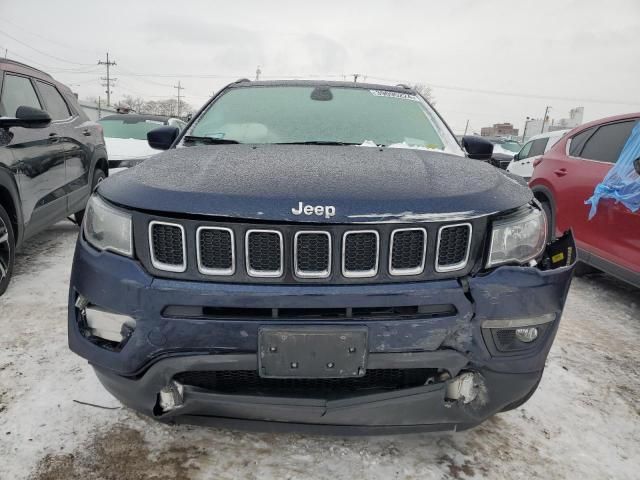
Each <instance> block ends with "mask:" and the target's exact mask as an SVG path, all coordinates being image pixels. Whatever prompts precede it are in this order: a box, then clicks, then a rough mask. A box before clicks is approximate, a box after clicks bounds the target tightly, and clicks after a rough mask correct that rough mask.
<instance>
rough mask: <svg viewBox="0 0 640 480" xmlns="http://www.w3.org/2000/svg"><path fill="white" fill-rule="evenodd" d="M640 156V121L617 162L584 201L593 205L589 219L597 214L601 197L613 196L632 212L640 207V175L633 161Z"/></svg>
mask: <svg viewBox="0 0 640 480" xmlns="http://www.w3.org/2000/svg"><path fill="white" fill-rule="evenodd" d="M639 157H640V122H638V123H636V126H635V127H633V130H632V131H631V135H629V139H628V140H627V143H625V145H624V148H623V149H622V152H620V157H619V158H618V161H617V162H616V164H615V165H614V166H613V168H612V169H611V170H609V173H607V175H606V176H605V177H604V180H602V182H600V183H599V184H598V185H596V189H595V190H594V192H593V196H592V197H591V198H589V199H588V200H587V201H586V202H584V203H586V204H587V205H591V210H590V211H589V220H591V219H592V218H593V217H594V215H595V214H596V211H597V209H598V202H599V201H600V199H601V198H612V199H614V200H615V201H616V202H620V203H622V204H623V205H624V206H625V207H627V208H628V209H629V210H631V211H632V212H635V211H637V210H638V209H640V175H638V172H636V170H635V167H634V166H633V162H634V161H635V160H636V159H637V158H639Z"/></svg>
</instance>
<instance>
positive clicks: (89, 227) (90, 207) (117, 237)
mask: <svg viewBox="0 0 640 480" xmlns="http://www.w3.org/2000/svg"><path fill="white" fill-rule="evenodd" d="M83 229H84V237H85V238H86V239H87V241H88V242H89V243H90V244H91V245H93V246H94V247H96V248H97V249H98V250H110V251H112V252H116V253H119V254H121V255H126V256H128V257H131V256H133V239H132V235H131V216H130V215H127V214H126V213H125V212H123V211H121V210H118V209H116V208H114V207H112V206H111V205H108V204H107V203H106V202H105V201H104V200H102V199H101V198H100V197H99V196H97V195H93V196H91V198H90V199H89V203H87V208H86V210H85V215H84V223H83Z"/></svg>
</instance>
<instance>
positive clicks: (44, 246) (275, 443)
mask: <svg viewBox="0 0 640 480" xmlns="http://www.w3.org/2000/svg"><path fill="white" fill-rule="evenodd" d="M76 235H77V227H75V226H74V225H72V224H71V223H69V222H61V223H58V224H57V225H55V226H54V227H52V228H51V229H49V230H48V231H47V232H45V233H43V234H41V235H39V236H38V237H36V238H35V239H33V240H31V241H30V242H28V244H27V245H25V247H24V248H23V252H22V253H21V254H20V255H19V257H18V259H17V269H16V270H17V271H16V276H15V278H14V281H13V283H12V285H11V286H10V287H9V290H8V292H7V293H6V295H5V296H3V297H1V298H0V327H1V329H0V459H1V460H0V479H2V480H9V479H11V480H13V479H23V478H32V479H34V480H45V479H48V480H59V479H65V480H66V479H119V480H121V479H127V480H128V479H152V478H153V479H161V480H164V479H179V480H183V479H184V480H186V479H205V478H207V479H212V478H215V479H254V478H255V479H257V478H260V479H272V478H273V479H303V478H305V479H306V478H316V479H331V480H335V479H337V478H347V477H348V478H367V479H400V478H408V479H418V478H420V479H440V478H447V479H470V478H491V479H498V478H522V479H530V478H545V479H546V478H553V479H563V478H580V479H592V478H594V479H601V478H611V479H632V478H638V471H640V362H639V359H640V353H639V352H638V345H639V344H640V291H638V290H636V289H632V288H631V287H628V286H626V285H623V284H621V283H619V282H617V281H615V280H612V279H610V278H609V277H606V276H603V275H597V276H593V277H591V278H582V279H575V280H574V284H573V287H572V289H571V292H570V295H569V300H568V305H567V308H566V311H565V316H564V318H563V320H562V325H561V328H560V331H559V334H558V338H557V340H556V343H555V345H554V347H553V349H552V350H551V354H550V356H549V360H548V364H547V368H546V372H545V375H544V377H543V379H542V383H541V385H540V388H539V390H538V392H537V393H536V394H535V395H534V396H533V398H532V399H531V400H530V401H529V402H528V403H526V404H525V405H524V406H523V407H521V408H519V409H518V410H515V411H513V412H509V413H505V414H501V415H498V416H495V417H494V418H492V419H490V420H489V421H487V422H486V423H484V424H483V425H481V426H480V427H477V428H475V429H474V430H471V431H466V432H459V433H456V434H420V435H417V434H412V435H403V436H384V437H354V438H348V437H318V436H303V435H289V434H265V433H243V432H236V431H230V430H218V429H211V428H204V427H190V426H178V427H175V426H174V427H171V426H167V425H163V424H159V423H156V422H154V421H152V420H149V419H147V418H143V417H141V416H139V415H137V414H135V413H134V412H132V411H130V410H128V409H125V408H121V407H120V405H119V404H118V402H117V401H116V400H115V399H113V398H111V397H110V396H109V395H108V394H107V393H106V392H105V391H104V390H103V389H102V387H101V386H100V384H99V383H98V381H97V380H96V379H95V378H94V376H93V372H92V370H91V368H90V367H89V366H88V365H87V363H86V362H85V361H83V360H82V359H80V358H79V357H77V356H75V355H74V354H72V353H71V352H70V351H69V350H68V349H67V343H66V307H67V283H68V277H69V271H70V266H71V259H72V255H73V248H74V242H75V238H76ZM74 400H78V401H82V402H88V403H92V404H95V405H100V406H102V407H107V408H108V409H107V408H97V407H95V406H88V405H83V404H80V403H77V402H75V401H74Z"/></svg>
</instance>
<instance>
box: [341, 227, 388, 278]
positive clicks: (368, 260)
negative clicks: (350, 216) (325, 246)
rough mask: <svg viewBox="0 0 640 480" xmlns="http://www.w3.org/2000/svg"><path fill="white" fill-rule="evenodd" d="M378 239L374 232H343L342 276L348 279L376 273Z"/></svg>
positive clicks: (371, 275)
mask: <svg viewBox="0 0 640 480" xmlns="http://www.w3.org/2000/svg"><path fill="white" fill-rule="evenodd" d="M379 250H380V237H379V235H378V232H377V231H376V230H359V231H350V232H345V234H344V235H343V238H342V274H343V275H344V276H345V277H350V278H364V277H374V276H375V275H376V274H377V273H378V258H379Z"/></svg>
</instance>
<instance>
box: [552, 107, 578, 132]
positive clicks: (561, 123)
mask: <svg viewBox="0 0 640 480" xmlns="http://www.w3.org/2000/svg"><path fill="white" fill-rule="evenodd" d="M582 117H584V107H576V108H572V109H571V110H569V118H561V119H560V120H558V121H557V122H556V123H554V124H553V126H554V127H555V128H554V129H552V130H551V131H553V130H564V129H567V128H575V127H577V126H578V125H581V124H582Z"/></svg>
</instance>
